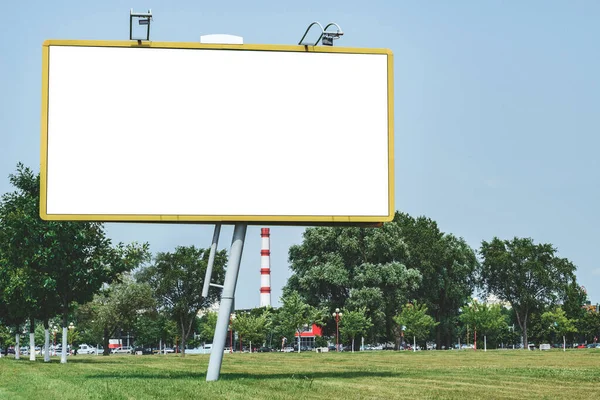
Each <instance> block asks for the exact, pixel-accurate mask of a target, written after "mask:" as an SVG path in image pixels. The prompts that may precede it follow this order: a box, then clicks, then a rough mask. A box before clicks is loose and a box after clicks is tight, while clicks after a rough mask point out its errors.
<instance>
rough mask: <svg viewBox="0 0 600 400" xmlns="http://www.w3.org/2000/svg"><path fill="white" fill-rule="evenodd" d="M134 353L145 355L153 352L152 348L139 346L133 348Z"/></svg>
mask: <svg viewBox="0 0 600 400" xmlns="http://www.w3.org/2000/svg"><path fill="white" fill-rule="evenodd" d="M133 353H134V354H141V355H143V356H145V355H151V354H152V348H150V347H141V346H138V347H136V348H135V349H133Z"/></svg>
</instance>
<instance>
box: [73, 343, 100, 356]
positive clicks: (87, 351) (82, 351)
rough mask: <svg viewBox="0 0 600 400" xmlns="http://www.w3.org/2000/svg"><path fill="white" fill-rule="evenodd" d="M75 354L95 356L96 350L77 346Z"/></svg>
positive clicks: (90, 347) (87, 346)
mask: <svg viewBox="0 0 600 400" xmlns="http://www.w3.org/2000/svg"><path fill="white" fill-rule="evenodd" d="M77 354H96V348H95V347H93V346H89V345H87V344H82V345H79V349H78V350H77Z"/></svg>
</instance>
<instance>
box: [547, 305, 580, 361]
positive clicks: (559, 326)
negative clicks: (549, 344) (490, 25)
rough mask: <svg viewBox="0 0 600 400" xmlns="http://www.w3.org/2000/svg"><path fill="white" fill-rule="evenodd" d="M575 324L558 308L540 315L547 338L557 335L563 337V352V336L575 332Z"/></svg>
mask: <svg viewBox="0 0 600 400" xmlns="http://www.w3.org/2000/svg"><path fill="white" fill-rule="evenodd" d="M576 322H577V321H575V320H572V319H569V318H568V317H567V314H566V313H565V311H564V310H563V309H562V308H560V307H556V308H555V309H554V310H551V311H546V312H545V313H543V314H542V324H543V326H544V327H546V329H547V332H548V333H549V335H548V336H552V335H558V336H562V337H563V351H565V349H566V340H565V336H566V335H567V334H568V333H574V332H577V328H576V327H575V323H576Z"/></svg>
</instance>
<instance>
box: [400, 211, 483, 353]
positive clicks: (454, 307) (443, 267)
mask: <svg viewBox="0 0 600 400" xmlns="http://www.w3.org/2000/svg"><path fill="white" fill-rule="evenodd" d="M394 221H395V222H396V223H397V224H398V225H399V227H400V229H401V231H402V240H403V241H404V243H405V244H406V246H407V247H408V257H407V259H406V261H405V264H406V266H407V268H410V269H414V270H417V271H419V273H420V274H421V275H422V283H421V284H420V285H419V287H418V288H417V289H416V290H414V291H412V293H411V294H410V297H409V298H413V299H417V300H419V301H420V302H422V303H424V304H425V305H427V307H428V309H429V310H430V312H431V313H432V315H433V316H434V318H435V320H436V321H437V322H438V324H437V326H436V336H435V340H436V347H437V349H442V348H443V347H445V348H449V347H450V346H451V344H452V341H453V336H454V334H455V326H456V318H457V316H458V314H459V310H460V309H461V307H463V306H464V305H466V304H467V302H468V301H469V300H470V298H471V296H472V293H473V289H474V288H475V284H476V276H477V272H478V269H479V263H478V261H477V257H476V254H475V251H474V250H473V249H471V247H470V246H469V245H468V244H467V243H466V242H465V241H464V239H462V238H457V237H455V236H454V235H452V234H446V233H444V232H442V231H441V230H440V229H439V227H438V226H437V223H436V222H435V221H433V220H431V219H429V218H427V217H418V218H413V217H411V216H410V215H408V214H404V213H396V216H395V218H394ZM394 315H395V314H394Z"/></svg>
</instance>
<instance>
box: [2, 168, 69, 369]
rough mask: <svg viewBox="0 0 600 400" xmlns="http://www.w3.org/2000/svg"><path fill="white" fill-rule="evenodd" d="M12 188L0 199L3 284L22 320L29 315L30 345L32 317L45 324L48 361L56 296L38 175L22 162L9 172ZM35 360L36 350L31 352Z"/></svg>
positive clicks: (32, 337)
mask: <svg viewBox="0 0 600 400" xmlns="http://www.w3.org/2000/svg"><path fill="white" fill-rule="evenodd" d="M9 181H10V183H11V184H12V185H13V187H14V188H15V191H14V192H10V193H5V194H4V195H3V196H2V199H1V201H0V247H1V248H2V252H3V254H4V257H3V258H4V260H3V261H4V262H0V264H3V266H2V272H3V274H4V277H2V278H0V279H2V280H3V282H4V283H3V284H2V287H3V288H4V289H5V292H6V296H7V298H10V299H11V300H10V303H11V305H10V307H11V308H14V309H17V310H16V311H15V310H13V311H12V312H13V313H15V312H16V313H18V314H20V316H19V317H18V318H17V319H20V320H21V322H24V319H25V318H28V319H29V331H30V346H35V343H34V340H35V334H34V331H35V320H36V319H40V320H42V321H43V322H44V325H45V328H46V330H45V341H46V346H45V347H46V353H45V357H44V359H45V361H50V354H49V346H48V343H49V331H48V328H49V326H48V319H49V318H51V317H53V316H54V315H56V310H57V309H58V308H59V307H58V305H59V298H58V296H57V294H56V286H55V281H54V280H53V279H52V278H51V277H50V276H49V274H48V265H47V257H45V254H46V250H47V249H46V248H45V247H44V246H45V245H46V243H45V235H46V233H47V226H46V224H45V223H44V221H42V220H41V219H40V218H39V175H35V174H34V173H33V171H31V169H29V168H26V167H25V166H24V165H23V164H21V163H19V164H18V165H17V172H16V174H11V175H9ZM30 359H32V360H35V352H34V351H31V352H30Z"/></svg>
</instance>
